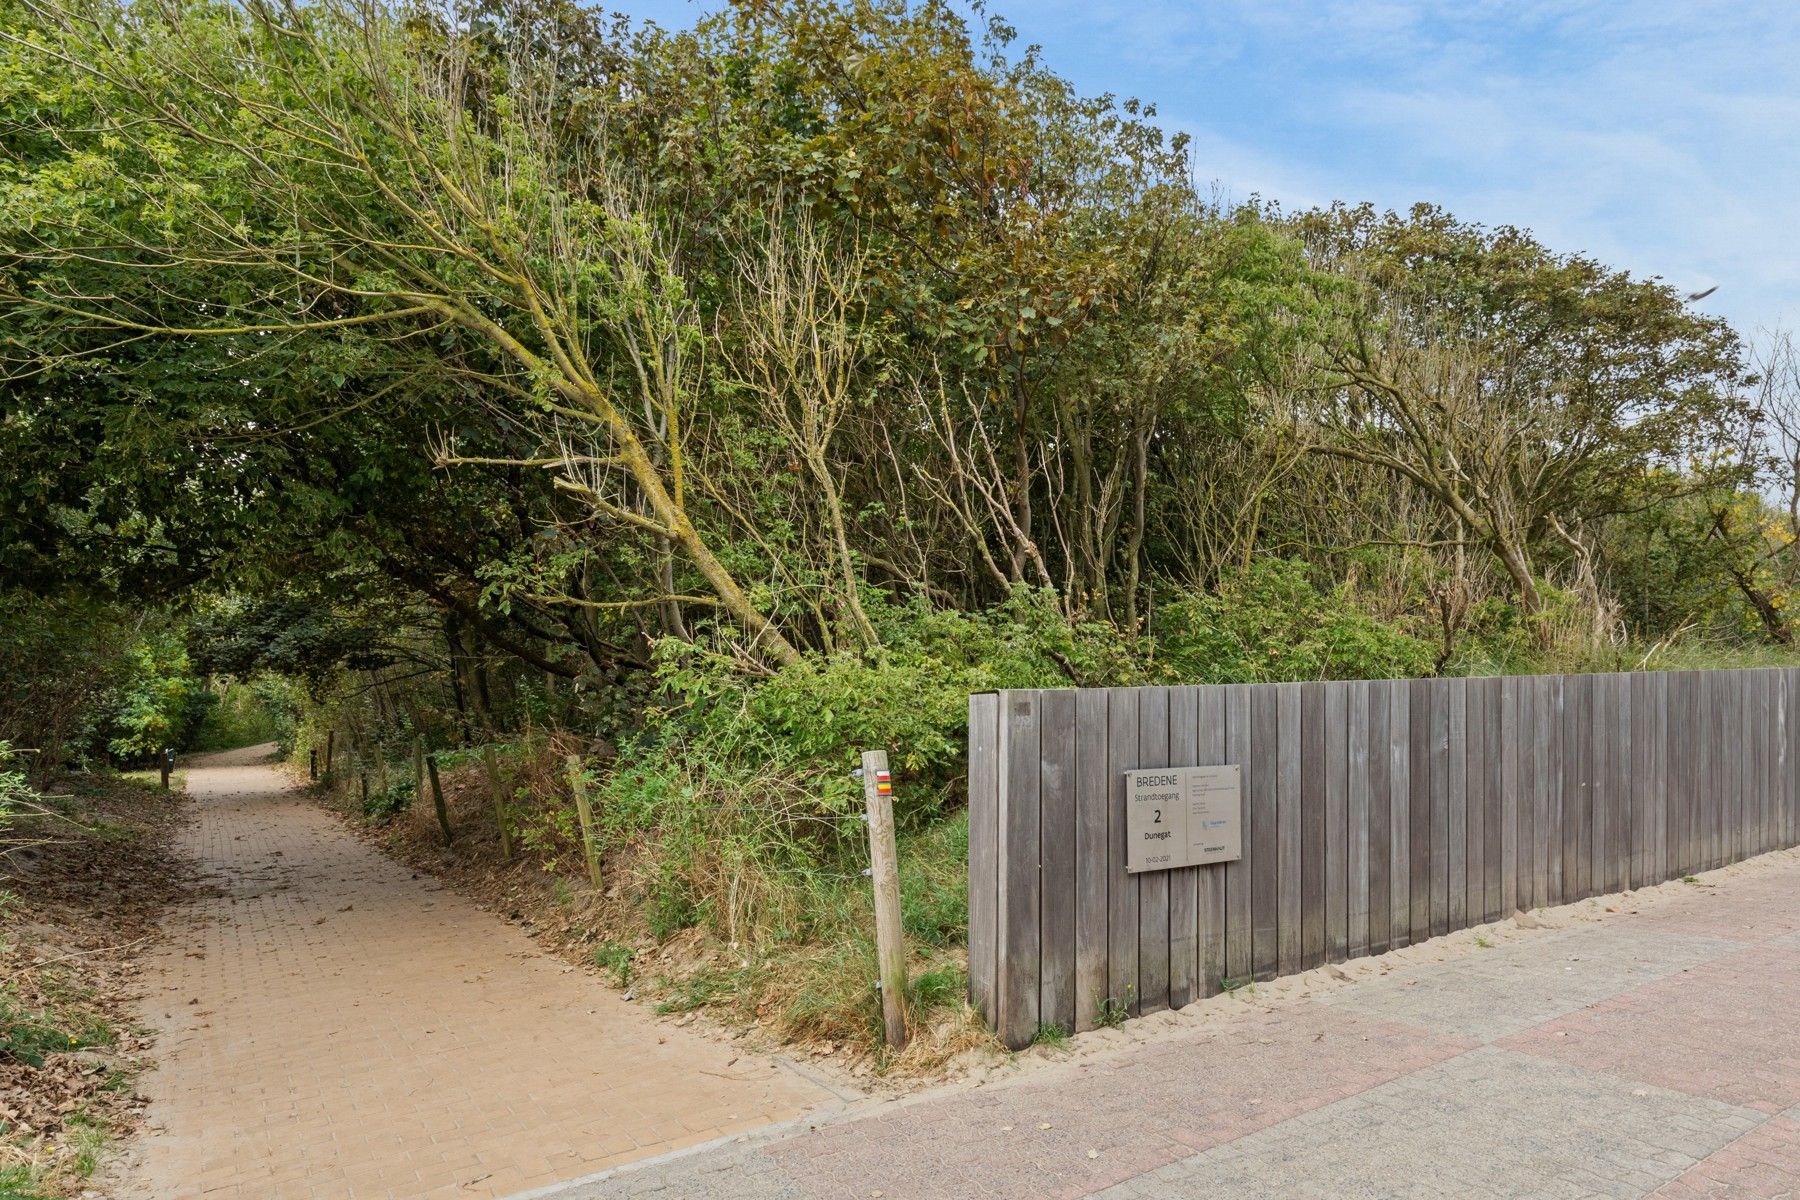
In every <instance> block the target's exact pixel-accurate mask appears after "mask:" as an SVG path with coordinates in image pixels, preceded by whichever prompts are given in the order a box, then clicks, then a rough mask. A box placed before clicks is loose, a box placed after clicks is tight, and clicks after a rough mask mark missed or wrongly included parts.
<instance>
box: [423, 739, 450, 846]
mask: <svg viewBox="0 0 1800 1200" xmlns="http://www.w3.org/2000/svg"><path fill="white" fill-rule="evenodd" d="M425 773H426V774H427V775H429V776H431V804H432V807H434V808H436V809H437V819H438V828H439V829H441V830H443V832H444V845H446V846H448V845H449V844H450V810H449V809H448V808H447V807H445V805H444V788H443V785H442V784H440V783H439V782H438V769H437V755H435V754H427V755H426V756H425Z"/></svg>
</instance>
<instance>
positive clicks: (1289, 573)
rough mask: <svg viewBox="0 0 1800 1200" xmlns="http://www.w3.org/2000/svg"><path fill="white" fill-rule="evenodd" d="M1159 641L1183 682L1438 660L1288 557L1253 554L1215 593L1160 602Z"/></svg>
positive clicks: (1305, 675) (1286, 676) (1393, 673)
mask: <svg viewBox="0 0 1800 1200" xmlns="http://www.w3.org/2000/svg"><path fill="white" fill-rule="evenodd" d="M1157 641H1158V645H1159V648H1160V652H1161V655H1162V662H1163V665H1164V666H1165V667H1167V668H1168V669H1169V670H1170V671H1171V672H1172V673H1173V674H1174V675H1175V677H1177V678H1178V679H1180V680H1181V681H1182V682H1185V683H1261V682H1268V681H1274V680H1306V679H1390V678H1406V677H1409V676H1416V675H1427V674H1430V673H1431V671H1432V666H1433V663H1434V652H1433V650H1432V647H1431V645H1430V644H1429V643H1427V642H1426V641H1424V640H1423V639H1421V638H1419V637H1417V636H1415V635H1414V633H1412V632H1411V631H1409V630H1408V629H1406V628H1405V627H1403V626H1401V625H1399V624H1397V623H1395V622H1391V621H1385V620H1382V619H1381V618H1379V617H1377V616H1374V615H1372V614H1371V613H1370V612H1369V611H1368V610H1367V609H1366V608H1365V607H1362V606H1359V605H1358V604H1357V602H1356V599H1355V597H1354V596H1352V595H1351V594H1350V593H1349V591H1348V589H1347V588H1346V587H1344V586H1343V585H1339V586H1337V587H1334V588H1331V589H1329V590H1327V589H1322V588H1320V587H1318V586H1317V585H1316V584H1315V583H1314V582H1313V581H1312V578H1311V576H1310V574H1309V572H1308V570H1307V567H1306V565H1305V564H1303V563H1299V562H1295V561H1292V560H1290V559H1282V558H1269V557H1265V558H1260V559H1257V560H1255V561H1254V562H1253V563H1252V564H1251V566H1250V568H1249V569H1248V570H1247V571H1245V572H1244V573H1243V574H1242V575H1239V576H1236V577H1234V578H1231V579H1228V580H1226V581H1225V582H1224V583H1223V584H1222V585H1221V586H1220V587H1219V589H1218V591H1216V592H1211V593H1200V594H1190V595H1183V596H1180V597H1178V598H1176V599H1174V600H1170V601H1168V602H1167V603H1165V604H1163V605H1162V606H1161V607H1160V608H1159V609H1158V610H1157Z"/></svg>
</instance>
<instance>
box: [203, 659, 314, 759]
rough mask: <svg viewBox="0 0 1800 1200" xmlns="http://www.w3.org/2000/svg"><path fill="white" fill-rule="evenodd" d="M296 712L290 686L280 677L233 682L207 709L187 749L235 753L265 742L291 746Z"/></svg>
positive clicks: (264, 676) (257, 677) (258, 677)
mask: <svg viewBox="0 0 1800 1200" xmlns="http://www.w3.org/2000/svg"><path fill="white" fill-rule="evenodd" d="M296 711H297V710H296V707H295V703H294V696H293V686H292V685H291V684H290V683H288V681H287V680H286V679H283V678H282V677H280V676H276V675H258V676H255V677H254V678H252V679H250V680H248V681H239V680H232V681H230V682H228V683H227V684H226V685H225V687H224V689H223V690H222V691H221V692H219V693H218V694H217V700H216V702H215V703H213V704H211V705H209V706H208V707H207V710H206V716H205V718H204V719H203V720H202V721H201V722H200V727H199V729H198V730H197V731H196V732H195V734H194V737H193V740H192V745H191V747H190V748H191V749H194V750H235V749H237V748H239V747H240V746H257V745H261V744H262V743H264V742H276V743H278V744H280V745H282V746H284V747H286V746H292V744H293V739H294V729H295V725H294V722H295V715H296Z"/></svg>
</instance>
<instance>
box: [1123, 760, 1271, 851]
mask: <svg viewBox="0 0 1800 1200" xmlns="http://www.w3.org/2000/svg"><path fill="white" fill-rule="evenodd" d="M1243 828H1244V801H1243V770H1242V768H1241V767H1239V766H1237V765H1236V764H1232V765H1230V766H1223V767H1162V768H1159V769H1157V770H1154V771H1127V772H1125V869H1126V871H1128V872H1130V873H1131V874H1136V873H1138V872H1139V871H1167V870H1172V869H1174V868H1176V867H1198V866H1204V865H1205V864H1207V863H1221V862H1232V861H1234V860H1236V859H1240V858H1242V857H1243V856H1244V836H1243Z"/></svg>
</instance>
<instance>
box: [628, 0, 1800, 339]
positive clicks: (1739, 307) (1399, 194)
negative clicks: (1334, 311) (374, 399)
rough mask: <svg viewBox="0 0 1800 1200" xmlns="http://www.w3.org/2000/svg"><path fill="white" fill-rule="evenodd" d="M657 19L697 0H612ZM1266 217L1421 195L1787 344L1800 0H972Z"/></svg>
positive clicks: (1798, 227)
mask: <svg viewBox="0 0 1800 1200" xmlns="http://www.w3.org/2000/svg"><path fill="white" fill-rule="evenodd" d="M605 7H607V8H609V9H618V10H621V11H624V12H626V13H628V14H630V15H631V16H634V17H641V18H648V19H652V20H655V21H656V22H657V23H658V24H660V25H663V26H665V27H669V28H675V27H681V26H685V25H688V24H691V23H692V22H693V21H694V20H695V19H696V18H697V17H698V16H699V15H700V14H701V13H702V12H704V11H710V10H712V9H715V8H718V7H720V4H719V2H718V0H612V2H611V3H606V4H605ZM990 7H991V10H992V11H996V12H998V13H999V14H1000V15H1002V16H1004V17H1005V18H1006V19H1007V21H1008V22H1009V23H1011V24H1012V25H1013V26H1015V27H1016V28H1017V29H1018V31H1019V40H1020V42H1021V43H1036V44H1038V45H1041V46H1042V47H1043V51H1044V59H1045V62H1046V64H1047V65H1048V66H1050V67H1051V68H1052V69H1053V70H1055V71H1056V72H1058V73H1059V74H1061V75H1063V76H1064V77H1066V78H1068V79H1069V80H1071V81H1072V82H1073V83H1074V84H1075V85H1076V86H1077V87H1078V88H1080V89H1081V90H1082V91H1083V92H1084V93H1087V94H1098V93H1112V94H1115V95H1117V96H1118V97H1120V98H1121V99H1123V98H1125V97H1128V96H1136V97H1138V98H1140V99H1142V100H1145V101H1148V102H1152V103H1154V104H1156V106H1157V109H1158V113H1159V118H1160V123H1161V124H1162V125H1163V126H1164V127H1165V128H1166V129H1169V130H1171V131H1175V130H1180V131H1184V132H1186V133H1188V134H1189V135H1191V136H1192V138H1193V142H1194V160H1195V166H1196V170H1197V174H1198V175H1199V178H1200V180H1201V181H1202V183H1209V184H1211V185H1213V186H1214V187H1216V189H1217V190H1218V191H1219V193H1220V194H1221V195H1222V196H1223V197H1225V198H1226V199H1232V200H1244V199H1248V198H1250V197H1251V196H1253V195H1254V196H1260V197H1263V198H1264V199H1268V200H1274V201H1277V202H1279V203H1280V204H1281V206H1282V207H1283V208H1288V209H1294V208H1305V207H1309V206H1312V205H1315V204H1325V203H1329V202H1330V201H1333V200H1345V201H1351V202H1359V201H1364V200H1367V201H1371V202H1373V203H1374V204H1376V205H1378V206H1380V207H1383V208H1398V209H1405V208H1407V207H1409V206H1410V205H1412V204H1413V203H1414V202H1416V201H1420V200H1425V201H1430V202H1433V203H1436V204H1441V205H1443V206H1444V207H1445V208H1447V209H1449V210H1450V211H1452V212H1454V213H1455V214H1456V215H1457V216H1459V217H1461V218H1463V219H1465V220H1471V221H1477V222H1480V223H1482V224H1487V225H1500V224H1510V225H1517V226H1521V227H1523V228H1526V229H1529V230H1531V231H1532V232H1533V233H1535V234H1536V235H1537V236H1538V237H1539V238H1540V239H1541V240H1543V241H1544V242H1546V243H1547V244H1549V245H1550V246H1552V247H1554V248H1556V249H1558V250H1566V251H1582V252H1585V253H1588V254H1591V255H1593V256H1595V257H1597V258H1599V259H1600V260H1602V261H1603V262H1606V263H1609V264H1611V265H1613V266H1616V267H1622V268H1624V269H1626V270H1629V271H1631V272H1632V273H1634V274H1637V275H1643V276H1653V275H1654V276H1661V277H1662V278H1663V279H1665V280H1667V281H1668V282H1670V283H1672V284H1674V285H1676V286H1678V287H1680V288H1683V289H1684V290H1692V291H1700V290H1702V289H1704V288H1708V287H1713V286H1715V285H1717V287H1718V291H1717V292H1715V293H1714V294H1713V295H1712V296H1710V297H1708V298H1707V299H1706V300H1704V301H1701V302H1699V304H1698V307H1700V308H1702V309H1704V310H1705V311H1707V312H1710V313H1714V314H1717V315H1720V316H1723V317H1725V318H1727V319H1728V320H1730V321H1731V322H1732V323H1733V324H1734V325H1735V326H1736V327H1737V328H1738V330H1739V331H1740V332H1741V333H1743V334H1744V335H1745V336H1746V337H1749V338H1751V339H1752V340H1753V341H1757V340H1761V334H1762V333H1763V331H1766V330H1770V329H1774V328H1783V329H1788V330H1794V331H1800V0H1733V2H1730V3H1721V2H1717V0H1562V2H1560V3H1555V2H1548V0H1461V2H1455V0H1441V2H1432V0H1305V2H1301V0H1295V2H1291V3H1284V2H1281V0H1261V2H1258V0H1188V2H1187V3H1180V2H1175V0H1137V2H1130V0H992V2H991V6H990Z"/></svg>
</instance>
